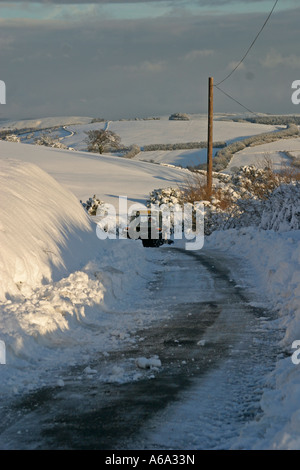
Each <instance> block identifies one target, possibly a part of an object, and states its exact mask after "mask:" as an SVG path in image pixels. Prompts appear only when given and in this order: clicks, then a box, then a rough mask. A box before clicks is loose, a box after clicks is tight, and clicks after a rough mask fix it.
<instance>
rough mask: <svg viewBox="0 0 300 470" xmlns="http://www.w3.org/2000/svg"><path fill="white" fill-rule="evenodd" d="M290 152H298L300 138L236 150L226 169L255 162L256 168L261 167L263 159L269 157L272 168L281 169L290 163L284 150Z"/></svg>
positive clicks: (299, 149)
mask: <svg viewBox="0 0 300 470" xmlns="http://www.w3.org/2000/svg"><path fill="white" fill-rule="evenodd" d="M286 151H287V152H291V153H292V154H295V156H297V155H299V153H300V138H296V139H286V140H281V141H280V140H279V141H276V142H272V143H270V144H264V145H259V146H258V147H254V148H253V147H247V148H245V149H244V150H241V151H240V152H237V153H236V154H235V155H234V156H233V158H232V160H231V162H230V164H229V165H228V168H227V170H230V169H231V168H233V167H240V166H244V165H251V164H255V165H256V166H257V167H258V168H263V167H264V165H265V159H266V158H270V159H271V161H272V162H273V165H274V169H279V170H280V169H281V168H282V167H283V166H284V165H286V164H287V165H289V164H290V159H289V158H288V157H287V156H286V155H285V153H284V152H286Z"/></svg>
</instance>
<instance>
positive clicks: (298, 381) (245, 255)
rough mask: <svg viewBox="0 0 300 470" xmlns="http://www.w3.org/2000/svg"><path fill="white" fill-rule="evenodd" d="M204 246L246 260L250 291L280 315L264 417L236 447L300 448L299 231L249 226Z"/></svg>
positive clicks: (263, 404) (220, 235)
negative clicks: (297, 350) (299, 351)
mask: <svg viewBox="0 0 300 470" xmlns="http://www.w3.org/2000/svg"><path fill="white" fill-rule="evenodd" d="M205 247H206V248H213V249H220V250H222V251H226V253H227V254H229V255H234V256H238V257H239V258H242V259H244V261H245V269H246V271H248V275H249V277H247V280H246V282H247V283H248V282H249V286H248V287H252V289H253V293H254V295H255V297H256V298H257V299H258V300H259V302H261V301H262V300H264V301H266V302H267V303H266V306H267V307H269V306H271V308H273V309H274V312H278V314H279V318H278V320H275V321H276V324H277V327H278V328H280V329H281V330H282V341H281V344H280V345H279V346H280V347H281V349H282V355H281V358H279V360H278V362H277V365H276V368H275V370H274V372H273V373H272V375H271V376H270V377H268V378H266V380H267V383H266V389H265V393H264V394H263V397H262V401H261V408H262V410H263V412H264V414H263V416H262V418H261V420H260V421H257V422H252V423H251V424H250V425H249V426H248V427H246V429H245V430H244V432H243V434H242V436H241V438H240V440H239V441H238V442H237V444H236V447H237V448H240V447H241V448H254V449H273V448H274V449H299V448H300V414H299V406H300V374H299V372H300V365H296V364H294V363H293V362H292V354H293V352H294V350H293V349H292V344H293V342H294V341H295V340H300V287H299V286H300V230H291V231H286V232H275V231H273V230H258V229H257V228H255V227H246V228H240V229H230V230H225V231H216V232H214V233H213V234H212V235H211V236H210V237H208V238H207V240H206V244H205ZM244 282H245V280H244ZM276 316H277V315H275V317H276Z"/></svg>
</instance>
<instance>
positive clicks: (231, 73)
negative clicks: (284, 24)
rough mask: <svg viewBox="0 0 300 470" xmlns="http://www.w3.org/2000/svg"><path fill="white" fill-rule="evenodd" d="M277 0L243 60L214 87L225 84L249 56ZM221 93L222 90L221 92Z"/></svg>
mask: <svg viewBox="0 0 300 470" xmlns="http://www.w3.org/2000/svg"><path fill="white" fill-rule="evenodd" d="M278 1H279V0H276V2H275V3H274V5H273V8H272V10H271V11H270V13H269V15H268V17H267V19H266V20H265V22H264V24H263V25H262V27H261V29H260V30H259V32H258V33H257V35H256V36H255V38H254V40H253V41H252V43H251V44H250V46H249V47H248V49H247V51H246V53H245V55H244V56H243V58H242V59H241V60H240V61H239V63H238V64H237V65H236V66H235V67H234V68H233V70H231V72H230V73H229V74H228V75H227V76H226V77H225V78H224V79H223V80H221V81H220V82H219V83H217V84H216V85H215V87H216V86H218V85H221V83H223V82H225V80H227V79H228V78H229V77H231V75H233V73H234V72H235V71H236V70H237V69H238V68H239V66H240V65H241V64H242V63H243V62H244V60H245V59H246V57H247V55H248V54H249V52H250V51H251V49H252V47H253V46H254V44H255V43H256V41H257V39H258V38H259V36H260V34H261V33H262V31H263V29H264V28H265V26H266V25H267V23H268V21H269V19H270V18H271V16H272V13H273V11H274V10H275V8H276V5H277V3H278ZM221 91H222V90H221Z"/></svg>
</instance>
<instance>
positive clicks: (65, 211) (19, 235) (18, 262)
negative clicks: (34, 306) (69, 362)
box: [0, 160, 92, 300]
mask: <svg viewBox="0 0 300 470" xmlns="http://www.w3.org/2000/svg"><path fill="white" fill-rule="evenodd" d="M0 200H1V207H0V212H1V215H0V246H1V252H0V299H1V300H4V299H5V298H6V297H7V296H8V295H12V296H19V295H20V293H21V291H22V289H24V288H25V287H26V286H30V287H35V286H37V285H38V284H39V283H41V281H42V280H43V279H44V280H48V281H49V280H51V279H53V276H58V275H59V273H60V272H61V273H62V272H63V271H65V270H66V269H68V268H70V264H73V265H75V264H77V266H78V265H80V261H82V259H81V256H80V253H81V252H82V251H81V252H80V251H79V252H77V253H76V256H74V259H73V261H72V253H73V254H74V248H75V246H74V245H76V243H77V244H78V243H79V242H80V240H81V239H82V237H83V236H84V235H85V236H88V235H89V234H91V233H92V226H91V223H90V221H89V219H88V217H87V216H86V214H85V213H84V211H83V210H81V207H80V205H79V203H78V201H77V199H76V198H75V196H74V195H72V194H71V193H70V192H69V191H68V190H66V189H64V188H63V187H62V186H60V185H59V184H58V183H57V182H56V181H55V180H54V179H53V178H52V177H51V176H49V175H48V174H47V173H45V172H44V171H43V170H41V169H40V168H38V167H37V166H35V165H33V164H31V163H24V162H20V161H13V160H1V161H0ZM70 242H72V246H71V244H70ZM67 254H68V256H66V255H67ZM78 255H79V256H78Z"/></svg>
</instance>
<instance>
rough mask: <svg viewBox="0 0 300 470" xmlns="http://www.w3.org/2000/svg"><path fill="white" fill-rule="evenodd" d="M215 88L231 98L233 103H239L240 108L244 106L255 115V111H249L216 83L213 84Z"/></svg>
mask: <svg viewBox="0 0 300 470" xmlns="http://www.w3.org/2000/svg"><path fill="white" fill-rule="evenodd" d="M214 87H215V88H217V89H218V90H219V91H221V92H222V93H223V94H224V95H226V96H227V97H228V98H229V99H231V100H232V101H234V102H235V103H237V104H239V105H240V106H241V107H242V108H244V109H245V110H246V111H248V112H249V113H251V114H255V115H257V114H258V113H255V112H254V111H251V109H249V108H247V107H246V106H244V105H243V104H242V103H241V102H240V101H238V100H236V99H235V98H233V97H232V96H231V95H229V94H228V93H226V91H224V90H222V88H220V87H219V86H218V85H214Z"/></svg>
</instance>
